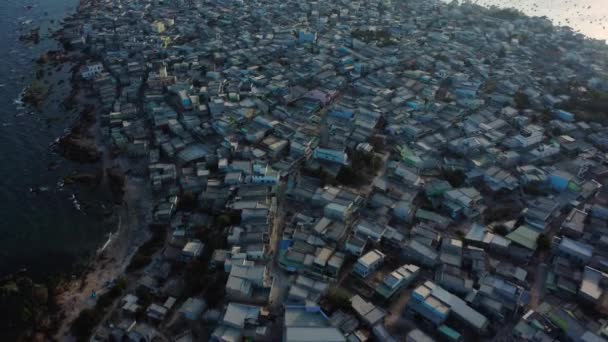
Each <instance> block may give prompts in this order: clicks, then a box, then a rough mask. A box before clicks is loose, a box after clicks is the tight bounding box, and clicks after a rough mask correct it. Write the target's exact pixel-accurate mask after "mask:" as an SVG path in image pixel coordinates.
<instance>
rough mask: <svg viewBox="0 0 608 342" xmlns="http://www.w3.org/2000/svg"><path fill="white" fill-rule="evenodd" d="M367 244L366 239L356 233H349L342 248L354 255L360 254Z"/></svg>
mask: <svg viewBox="0 0 608 342" xmlns="http://www.w3.org/2000/svg"><path fill="white" fill-rule="evenodd" d="M366 245H367V240H366V239H362V238H360V237H358V236H356V235H351V236H350V237H349V238H348V240H346V243H345V244H344V250H345V251H346V252H348V253H350V254H353V255H355V256H361V254H363V251H364V250H365V246H366Z"/></svg>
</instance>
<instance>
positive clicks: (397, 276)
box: [376, 264, 420, 299]
mask: <svg viewBox="0 0 608 342" xmlns="http://www.w3.org/2000/svg"><path fill="white" fill-rule="evenodd" d="M419 273H420V267H418V266H416V265H411V264H406V265H403V266H401V267H399V268H397V269H396V270H394V271H393V272H391V273H389V274H388V275H386V276H385V277H384V279H382V283H381V284H380V285H379V286H378V287H376V292H377V293H378V294H379V295H381V296H382V297H384V298H386V299H388V298H390V297H392V296H393V295H394V294H395V293H397V292H398V291H399V290H401V289H403V288H405V287H407V286H408V285H409V284H411V283H412V281H414V280H415V279H416V277H417V276H418V274H419Z"/></svg>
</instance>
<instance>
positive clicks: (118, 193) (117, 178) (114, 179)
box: [106, 166, 125, 203]
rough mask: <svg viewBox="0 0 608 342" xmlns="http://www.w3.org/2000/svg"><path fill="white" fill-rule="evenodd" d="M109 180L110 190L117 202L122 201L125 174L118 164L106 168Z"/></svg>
mask: <svg viewBox="0 0 608 342" xmlns="http://www.w3.org/2000/svg"><path fill="white" fill-rule="evenodd" d="M106 174H107V175H108V180H109V183H110V191H112V196H113V197H114V201H115V202H116V203H120V202H122V198H123V196H124V194H125V190H124V187H125V175H124V173H123V172H122V170H121V169H120V167H118V166H113V167H111V168H107V169H106Z"/></svg>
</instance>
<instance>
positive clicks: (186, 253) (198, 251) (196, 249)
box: [180, 240, 205, 261]
mask: <svg viewBox="0 0 608 342" xmlns="http://www.w3.org/2000/svg"><path fill="white" fill-rule="evenodd" d="M204 247H205V245H204V244H203V243H202V242H200V241H199V240H192V241H190V242H188V243H186V245H185V246H184V248H183V249H182V252H181V254H180V257H181V260H182V261H191V260H194V259H198V258H199V257H200V256H201V255H202V254H203V249H204Z"/></svg>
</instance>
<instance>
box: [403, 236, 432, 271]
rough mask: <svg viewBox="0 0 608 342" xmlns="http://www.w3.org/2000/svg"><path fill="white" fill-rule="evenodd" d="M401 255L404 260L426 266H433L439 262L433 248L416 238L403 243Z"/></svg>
mask: <svg viewBox="0 0 608 342" xmlns="http://www.w3.org/2000/svg"><path fill="white" fill-rule="evenodd" d="M401 253H402V256H403V258H404V259H405V260H407V261H411V262H414V263H416V264H419V265H423V266H426V267H431V268H432V267H435V266H437V264H438V263H439V254H438V253H437V250H435V249H434V248H432V247H430V246H427V245H425V244H423V243H421V242H420V241H418V240H410V241H408V242H407V243H405V244H404V246H403V249H402V252H401Z"/></svg>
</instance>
